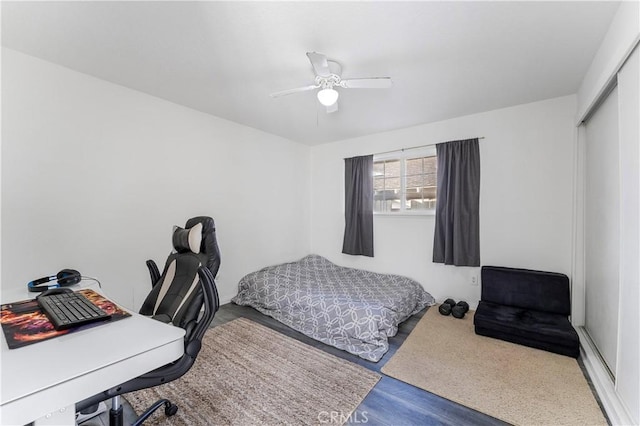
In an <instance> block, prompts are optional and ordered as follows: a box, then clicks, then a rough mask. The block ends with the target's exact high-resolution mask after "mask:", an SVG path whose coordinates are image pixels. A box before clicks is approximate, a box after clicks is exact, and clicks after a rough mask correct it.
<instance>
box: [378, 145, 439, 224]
mask: <svg viewBox="0 0 640 426" xmlns="http://www.w3.org/2000/svg"><path fill="white" fill-rule="evenodd" d="M436 171H437V163H436V149H435V147H428V148H427V149H421V150H419V151H417V150H411V151H409V152H404V151H399V152H394V153H389V154H383V155H376V156H374V157H373V200H374V201H373V211H374V213H382V214H397V213H411V214H413V213H416V214H433V212H434V211H435V207H436Z"/></svg>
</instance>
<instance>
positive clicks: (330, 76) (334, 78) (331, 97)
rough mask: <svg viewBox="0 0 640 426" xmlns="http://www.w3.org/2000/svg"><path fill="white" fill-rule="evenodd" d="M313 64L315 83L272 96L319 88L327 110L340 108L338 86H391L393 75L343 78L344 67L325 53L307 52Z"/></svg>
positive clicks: (320, 97)
mask: <svg viewBox="0 0 640 426" xmlns="http://www.w3.org/2000/svg"><path fill="white" fill-rule="evenodd" d="M307 57H308V58H309V61H311V66H313V70H314V71H315V73H316V78H315V80H314V84H311V85H309V86H304V87H297V88H295V89H288V90H283V91H280V92H275V93H272V94H271V95H270V96H271V97H272V98H277V97H279V96H285V95H290V94H292V93H298V92H306V91H308V90H314V89H320V90H318V94H317V96H318V101H319V102H320V103H321V104H322V105H324V106H325V107H326V108H327V112H328V113H329V112H335V111H337V110H338V96H339V93H338V91H337V90H336V88H338V87H340V88H343V89H386V88H389V87H391V77H373V78H350V79H345V80H343V79H342V78H341V77H340V74H341V73H342V67H341V66H340V64H339V63H338V62H336V61H333V60H331V59H327V57H326V56H325V55H323V54H322V53H317V52H307Z"/></svg>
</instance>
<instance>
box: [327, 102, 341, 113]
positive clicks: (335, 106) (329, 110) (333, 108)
mask: <svg viewBox="0 0 640 426" xmlns="http://www.w3.org/2000/svg"><path fill="white" fill-rule="evenodd" d="M337 110H338V102H337V101H336V103H334V104H333V105H329V106H328V107H327V114H330V113H332V112H336V111H337Z"/></svg>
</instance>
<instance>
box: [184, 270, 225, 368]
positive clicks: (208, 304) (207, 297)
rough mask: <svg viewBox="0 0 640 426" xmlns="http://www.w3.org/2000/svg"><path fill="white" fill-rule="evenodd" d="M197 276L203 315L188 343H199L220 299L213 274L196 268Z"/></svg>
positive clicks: (218, 305)
mask: <svg viewBox="0 0 640 426" xmlns="http://www.w3.org/2000/svg"><path fill="white" fill-rule="evenodd" d="M198 275H199V276H200V285H201V286H202V295H203V296H204V304H203V305H204V313H203V314H202V317H201V318H200V319H199V321H198V323H197V324H196V326H195V328H194V329H193V332H192V333H191V335H190V336H189V337H188V340H189V341H190V342H193V341H198V342H199V341H200V340H202V337H203V336H204V333H205V332H206V331H207V329H208V328H209V325H210V324H211V321H212V320H213V316H214V315H215V314H216V312H217V311H218V309H219V308H220V298H219V297H218V289H217V288H216V282H215V279H214V278H213V274H212V273H211V271H210V270H209V268H207V267H205V266H201V267H200V268H198ZM187 346H188V345H187ZM185 349H188V348H185ZM194 349H195V350H196V353H197V351H199V350H200V348H199V347H198V348H194ZM190 355H191V354H190ZM193 356H195V354H193Z"/></svg>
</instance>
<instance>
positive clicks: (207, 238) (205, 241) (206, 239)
mask: <svg viewBox="0 0 640 426" xmlns="http://www.w3.org/2000/svg"><path fill="white" fill-rule="evenodd" d="M197 224H202V241H201V242H200V253H201V254H204V255H205V256H206V258H207V260H206V266H207V268H209V270H210V271H211V273H212V274H213V276H214V277H215V276H216V275H217V274H218V269H220V249H219V248H218V241H217V239H216V224H215V222H214V221H213V219H212V218H210V217H208V216H198V217H194V218H191V219H189V220H187V223H186V224H185V229H187V230H188V229H190V228H193V227H194V226H195V225H197Z"/></svg>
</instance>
